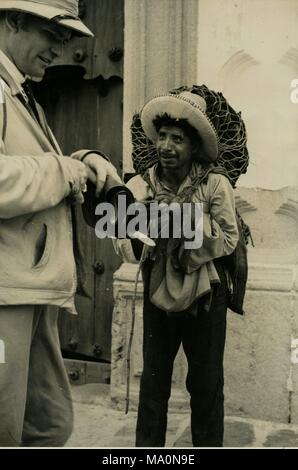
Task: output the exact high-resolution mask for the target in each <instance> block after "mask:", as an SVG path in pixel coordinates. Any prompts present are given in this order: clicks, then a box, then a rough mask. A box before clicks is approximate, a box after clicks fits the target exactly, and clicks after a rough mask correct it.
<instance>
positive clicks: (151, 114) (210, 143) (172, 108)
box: [141, 95, 218, 162]
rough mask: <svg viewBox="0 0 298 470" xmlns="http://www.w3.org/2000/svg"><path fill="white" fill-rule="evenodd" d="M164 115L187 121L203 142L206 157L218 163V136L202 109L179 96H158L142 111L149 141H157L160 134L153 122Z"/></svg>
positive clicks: (143, 124)
mask: <svg viewBox="0 0 298 470" xmlns="http://www.w3.org/2000/svg"><path fill="white" fill-rule="evenodd" d="M164 113H167V114H168V115H169V116H171V117H172V118H174V119H187V121H188V123H189V124H190V125H191V126H192V127H194V128H195V129H196V130H197V132H198V134H199V135H200V137H201V139H202V140H203V145H204V157H205V158H206V159H207V160H208V161H210V162H214V161H216V159H217V157H218V136H217V133H216V130H215V128H214V126H213V124H212V123H211V121H210V120H209V118H208V116H207V115H206V113H205V112H204V111H203V110H202V109H201V108H199V107H198V106H196V105H195V104H194V103H191V102H190V101H187V100H185V99H183V98H181V97H179V95H166V96H158V97H157V98H153V99H152V100H151V101H149V102H148V103H147V104H145V106H144V107H143V109H142V111H141V123H142V127H143V130H144V132H145V134H146V136H147V137H148V139H150V140H151V141H152V142H153V143H155V142H156V141H157V138H158V133H157V130H156V128H155V126H154V124H153V120H154V119H155V118H156V116H160V115H163V114H164Z"/></svg>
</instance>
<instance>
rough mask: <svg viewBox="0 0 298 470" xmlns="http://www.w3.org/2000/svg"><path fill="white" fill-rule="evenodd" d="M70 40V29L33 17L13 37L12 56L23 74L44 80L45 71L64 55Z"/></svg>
mask: <svg viewBox="0 0 298 470" xmlns="http://www.w3.org/2000/svg"><path fill="white" fill-rule="evenodd" d="M70 38H71V32H70V31H69V30H68V29H66V28H63V27H61V26H59V25H58V24H57V25H56V24H55V23H53V22H50V21H46V20H43V19H41V18H37V17H36V18H35V17H32V19H31V18H30V20H29V21H28V22H26V24H25V25H24V27H22V28H19V30H18V31H17V32H16V33H15V34H14V35H13V36H12V38H11V47H10V55H11V58H12V60H13V61H14V63H15V65H16V66H17V68H18V69H19V70H20V71H21V72H22V73H23V74H25V75H29V76H30V77H36V78H42V77H43V76H44V73H45V69H46V68H47V67H48V66H49V65H50V64H51V63H52V62H53V60H54V59H55V58H56V57H59V56H60V55H61V54H62V49H63V46H64V44H66V43H67V42H68V41H69V40H70Z"/></svg>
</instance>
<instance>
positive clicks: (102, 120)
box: [35, 0, 124, 362]
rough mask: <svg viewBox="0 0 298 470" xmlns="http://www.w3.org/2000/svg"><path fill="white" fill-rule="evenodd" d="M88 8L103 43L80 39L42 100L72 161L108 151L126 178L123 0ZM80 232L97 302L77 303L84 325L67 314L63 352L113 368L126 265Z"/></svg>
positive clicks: (92, 0)
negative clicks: (118, 296)
mask: <svg viewBox="0 0 298 470" xmlns="http://www.w3.org/2000/svg"><path fill="white" fill-rule="evenodd" d="M80 7H81V8H80V11H81V14H82V16H83V17H84V22H85V23H86V24H87V25H88V26H89V27H90V29H91V30H92V31H93V32H94V33H95V35H96V38H95V40H92V39H77V38H76V39H74V40H73V41H72V42H71V43H70V44H69V45H68V46H67V48H66V49H65V51H64V54H63V57H61V58H60V59H59V61H58V62H57V63H56V64H55V66H54V67H52V68H50V69H49V70H48V71H47V74H46V77H45V79H44V80H43V82H42V83H40V84H37V85H36V87H35V88H36V89H35V93H36V95H37V99H38V101H39V102H40V103H41V104H42V105H43V106H44V108H45V111H46V114H47V117H48V121H49V124H50V126H51V128H52V129H53V131H54V134H55V136H56V137H57V140H58V142H59V144H60V146H61V148H62V150H63V152H64V153H65V154H66V155H69V154H70V153H72V152H73V151H75V150H78V149H81V148H89V149H100V150H102V151H103V152H104V153H106V154H107V155H108V156H109V157H110V159H111V161H112V162H113V164H114V165H115V166H116V167H117V169H118V170H119V171H121V161H122V99H123V72H122V69H123V64H122V55H123V23H124V20H123V15H124V12H123V0H113V1H110V0H88V1H85V2H81V3H80ZM79 226H80V243H81V246H82V247H83V252H84V257H85V267H86V272H87V282H86V286H87V290H88V292H89V294H90V298H89V299H88V298H83V297H81V296H77V297H76V305H77V309H78V312H79V315H78V316H77V317H75V316H71V315H69V314H65V313H63V312H62V313H61V315H60V320H59V330H60V338H61V344H62V349H63V350H64V352H65V353H66V355H68V357H69V356H71V357H76V358H86V359H94V360H98V361H103V362H105V361H107V362H108V361H109V360H110V349H111V319H112V310H113V291H112V282H113V280H112V276H113V272H114V271H115V270H116V269H117V268H118V267H119V265H120V260H119V258H118V257H117V256H116V255H115V254H114V250H113V247H112V243H111V241H110V240H98V239H96V237H95V232H94V230H92V229H91V228H89V227H87V226H86V224H85V223H84V222H83V220H82V216H80V220H79Z"/></svg>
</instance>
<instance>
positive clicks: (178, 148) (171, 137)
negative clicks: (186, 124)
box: [156, 126, 193, 171]
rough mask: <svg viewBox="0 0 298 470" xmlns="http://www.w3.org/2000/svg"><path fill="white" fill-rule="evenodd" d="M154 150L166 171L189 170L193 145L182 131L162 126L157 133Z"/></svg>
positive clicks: (177, 128) (174, 127) (173, 127)
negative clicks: (155, 149)
mask: <svg viewBox="0 0 298 470" xmlns="http://www.w3.org/2000/svg"><path fill="white" fill-rule="evenodd" d="M156 148H157V152H158V155H159V157H160V159H159V161H160V164H161V166H162V167H163V168H165V169H168V170H175V171H177V170H179V169H182V168H183V169H190V167H191V163H192V152H193V145H192V143H191V141H190V138H189V137H188V136H187V135H186V133H185V132H184V130H183V129H181V128H180V127H176V126H162V127H161V128H160V130H159V133H158V139H157V142H156Z"/></svg>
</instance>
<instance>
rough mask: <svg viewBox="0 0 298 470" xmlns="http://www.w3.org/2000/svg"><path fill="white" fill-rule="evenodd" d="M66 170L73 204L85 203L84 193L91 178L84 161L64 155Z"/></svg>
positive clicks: (70, 198) (70, 199) (68, 196)
mask: <svg viewBox="0 0 298 470" xmlns="http://www.w3.org/2000/svg"><path fill="white" fill-rule="evenodd" d="M62 158H63V159H62V162H63V166H64V170H65V171H66V174H67V180H68V182H69V194H68V195H67V198H68V200H69V201H70V202H71V203H72V204H83V202H84V196H83V193H84V192H85V191H86V183H87V179H88V178H89V171H88V168H87V167H86V165H84V163H82V162H80V161H78V160H72V159H71V158H69V157H62Z"/></svg>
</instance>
